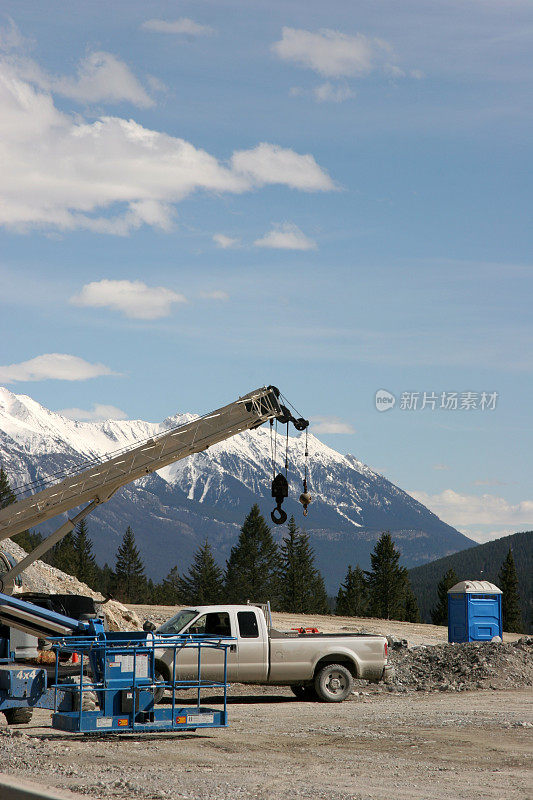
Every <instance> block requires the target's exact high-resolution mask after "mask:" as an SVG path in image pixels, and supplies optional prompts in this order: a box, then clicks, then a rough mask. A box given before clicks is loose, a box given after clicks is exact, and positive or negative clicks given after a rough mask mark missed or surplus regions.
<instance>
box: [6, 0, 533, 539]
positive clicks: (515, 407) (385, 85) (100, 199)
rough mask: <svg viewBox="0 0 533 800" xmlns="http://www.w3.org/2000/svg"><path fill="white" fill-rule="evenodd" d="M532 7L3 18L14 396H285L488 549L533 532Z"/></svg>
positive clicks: (25, 7)
mask: <svg viewBox="0 0 533 800" xmlns="http://www.w3.org/2000/svg"><path fill="white" fill-rule="evenodd" d="M532 52H533V6H532V5H531V3H530V2H526V1H525V0H524V1H523V2H522V1H521V0H505V2H503V0H483V2H481V0H479V1H478V0H461V2H458V1H457V2H456V0H445V2H444V1H443V0H432V2H431V3H428V2H420V0H416V1H415V0H405V1H404V2H402V3H398V2H395V1H394V0H368V1H367V2H352V1H351V0H350V1H348V0H346V1H344V2H341V0H332V2H330V3H327V4H325V3H323V2H317V1H315V0H305V2H304V0H291V2H287V1H286V0H285V2H276V1H275V0H269V2H260V1H258V2H246V3H245V2H242V1H241V0H216V2H210V1H209V0H195V1H194V2H192V0H180V2H157V1H156V2H151V3H150V4H146V3H141V2H136V1H135V0H128V2H122V1H121V0H116V2H114V3H113V4H111V5H109V4H108V3H103V2H100V0H93V2H91V3H90V4H89V3H82V2H77V1H76V0H73V2H71V3H69V4H68V7H67V6H65V4H64V3H59V2H49V3H46V4H42V3H37V2H35V0H32V1H31V2H30V1H29V0H17V2H12V0H4V2H3V3H2V7H1V14H0V286H1V290H0V306H1V308H0V314H1V316H0V319H1V333H2V335H1V337H0V385H5V386H7V387H8V388H9V389H11V390H12V391H14V392H17V393H22V394H29V395H31V396H32V397H33V398H35V399H36V400H38V401H39V402H41V403H42V404H43V405H45V406H47V407H49V408H51V409H53V410H54V411H62V412H64V413H66V414H67V415H70V416H73V417H76V418H78V419H85V420H92V419H102V418H105V417H115V418H134V419H138V418H140V419H147V420H150V421H160V420H162V419H164V418H165V417H167V416H169V415H172V414H174V413H176V412H178V411H196V412H199V413H202V412H207V411H210V410H212V409H214V408H217V407H219V406H221V405H224V404H225V403H227V402H230V401H231V400H233V399H235V398H236V397H237V396H239V395H242V394H244V393H246V392H248V391H250V390H251V389H254V388H256V387H258V386H262V385H265V384H271V383H272V384H275V385H277V386H279V387H280V389H281V390H282V392H283V393H284V394H285V395H286V396H287V397H288V398H289V399H290V400H291V402H292V403H294V405H295V406H296V407H297V408H298V409H299V410H300V411H301V412H302V413H303V414H304V415H305V416H307V417H309V418H310V419H311V422H312V431H313V432H314V433H315V434H316V435H317V436H319V438H321V439H322V440H323V441H325V442H326V443H327V444H329V445H331V446H332V447H334V448H335V449H337V450H339V451H341V452H345V453H348V452H349V453H352V454H354V455H356V456H357V457H358V458H359V459H361V460H362V461H364V462H365V463H367V464H369V465H370V466H371V467H373V468H374V469H376V470H378V471H379V472H381V473H383V474H384V475H385V476H386V477H387V478H388V479H389V480H392V481H393V482H394V483H396V484H397V485H398V486H400V487H401V488H403V489H405V490H406V491H409V492H410V493H411V494H412V495H413V496H415V497H416V498H417V499H419V500H421V501H422V502H423V503H424V504H426V505H427V506H428V507H429V508H430V509H431V510H433V511H434V512H435V513H437V514H438V515H439V516H440V517H441V518H442V519H443V520H445V521H446V522H448V523H450V524H451V525H454V526H455V527H457V528H458V529H459V530H461V531H462V532H463V533H465V534H466V535H468V536H471V537H472V538H475V539H476V540H477V541H486V540H488V539H491V538H496V537H498V536H502V535H505V534H508V533H512V532H515V531H518V530H528V529H531V528H532V527H533V525H532V522H533V490H532V487H531V481H530V453H531V450H532V448H533V436H532V426H531V405H530V404H531V402H532V399H531V398H532V381H531V373H532V367H533V347H532V332H533V331H532V328H533V325H532V321H531V313H530V306H531V296H532V288H533V286H532V284H533V267H532V255H531V252H532V251H531V244H532V235H531V160H532V159H531V157H532V137H531V130H532V121H533V112H532V105H531V97H532V96H533V72H532V70H531V56H532Z"/></svg>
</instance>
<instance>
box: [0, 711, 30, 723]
mask: <svg viewBox="0 0 533 800" xmlns="http://www.w3.org/2000/svg"><path fill="white" fill-rule="evenodd" d="M4 714H5V718H6V720H7V724H8V725H25V724H26V723H27V722H30V721H31V717H32V714H33V708H8V709H7V710H6V711H4Z"/></svg>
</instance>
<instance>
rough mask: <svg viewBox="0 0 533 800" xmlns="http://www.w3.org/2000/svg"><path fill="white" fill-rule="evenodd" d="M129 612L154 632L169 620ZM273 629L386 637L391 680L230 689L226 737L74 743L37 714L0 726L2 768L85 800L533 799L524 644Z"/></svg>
mask: <svg viewBox="0 0 533 800" xmlns="http://www.w3.org/2000/svg"><path fill="white" fill-rule="evenodd" d="M135 610H136V611H137V612H138V613H139V615H140V616H141V618H142V619H146V618H150V619H152V620H153V621H155V622H161V621H163V620H164V619H166V618H168V617H169V616H170V615H171V614H172V613H174V612H175V609H173V608H170V607H157V608H150V607H135ZM274 624H275V625H276V626H277V627H279V628H285V629H287V628H291V627H295V626H296V625H300V624H301V625H305V626H316V627H319V628H320V629H322V630H325V631H327V630H328V629H329V630H331V631H335V630H337V631H338V630H351V631H353V630H361V629H364V630H367V631H369V632H376V633H378V632H379V633H387V634H389V635H390V636H391V640H390V641H391V648H390V653H391V658H392V660H393V661H394V663H395V667H396V670H397V676H396V679H395V681H394V683H393V684H392V685H390V686H386V685H384V684H378V685H370V684H367V683H366V682H364V681H357V682H356V685H355V687H354V694H353V695H352V696H351V698H350V700H348V701H346V702H344V703H341V704H338V705H333V704H323V703H313V702H302V701H300V700H296V698H294V697H293V695H292V693H291V692H290V690H289V689H287V688H283V687H261V686H243V685H241V684H234V685H233V686H232V687H231V689H230V698H229V708H228V710H229V720H230V725H229V727H228V728H226V729H214V730H211V731H207V730H205V731H197V732H196V733H192V732H191V733H183V734H152V735H149V734H139V735H131V734H113V735H107V736H102V737H96V736H85V737H84V736H81V735H74V734H65V733H62V732H61V731H54V730H52V729H51V728H50V712H47V711H41V710H37V711H36V712H35V714H34V719H33V721H32V723H30V724H29V725H24V726H10V727H9V728H7V727H6V726H5V725H3V721H4V718H3V715H1V714H0V765H1V769H2V770H3V771H4V772H9V773H11V774H13V775H16V776H20V777H25V778H28V779H33V780H37V781H39V782H41V783H44V784H46V785H48V786H52V787H59V788H66V789H71V790H72V791H75V792H77V793H79V794H80V795H83V796H87V797H90V798H94V799H95V800H96V799H97V800H104V798H105V799H106V800H107V798H117V800H126V798H127V799H128V800H129V799H130V798H138V799H139V800H182V798H183V799H185V798H188V799H189V800H252V798H253V800H297V799H298V798H302V799H303V800H391V798H394V800H396V799H398V800H429V798H431V800H457V798H460V797H468V798H469V800H504V798H505V800H515V799H516V800H518V799H520V800H533V770H532V762H533V758H532V757H533V691H532V688H531V687H532V684H533V659H532V657H531V656H532V652H531V651H532V649H533V639H525V638H522V639H520V640H518V639H519V637H517V636H513V635H506V636H505V637H504V638H505V640H506V642H505V643H503V644H492V643H487V644H469V645H448V644H446V643H445V642H446V629H445V628H439V627H436V626H431V625H409V624H408V623H396V622H385V621H383V620H367V619H365V620H353V619H350V618H342V617H321V618H320V617H302V616H294V615H281V614H279V615H275V619H274ZM404 640H405V641H406V642H407V644H408V645H409V646H407V645H406V644H405V641H404ZM502 689H505V691H503V690H502ZM467 690H469V691H467ZM218 700H219V698H218V697H216V696H215V697H211V698H208V697H205V698H203V702H204V704H206V705H214V706H216V705H217V704H218Z"/></svg>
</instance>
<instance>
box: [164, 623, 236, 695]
mask: <svg viewBox="0 0 533 800" xmlns="http://www.w3.org/2000/svg"><path fill="white" fill-rule="evenodd" d="M183 633H192V634H200V635H202V636H213V637H214V638H217V639H221V640H222V641H224V637H225V636H231V635H232V633H231V622H230V616H229V614H228V612H227V611H210V612H208V613H207V614H202V616H201V617H198V619H196V620H194V621H193V622H192V624H191V625H190V626H189V627H188V628H186V629H185V630H184V631H183ZM228 644H229V645H231V647H230V648H229V649H228V661H227V677H228V681H232V680H235V679H236V677H237V667H238V659H237V642H231V641H230V642H228ZM201 650H202V652H201V673H202V680H209V681H222V680H224V651H223V650H217V649H215V648H211V647H202V648H201ZM176 672H177V673H178V674H177V677H178V678H179V679H181V680H188V679H189V678H196V676H197V674H198V649H197V648H195V647H184V648H183V649H182V650H179V651H178V656H177V659H176Z"/></svg>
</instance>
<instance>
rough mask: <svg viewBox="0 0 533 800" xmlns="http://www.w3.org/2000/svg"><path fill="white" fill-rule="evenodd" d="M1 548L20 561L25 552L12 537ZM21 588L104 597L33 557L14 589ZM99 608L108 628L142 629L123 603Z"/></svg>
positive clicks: (32, 590)
mask: <svg viewBox="0 0 533 800" xmlns="http://www.w3.org/2000/svg"><path fill="white" fill-rule="evenodd" d="M0 549H2V550H4V552H6V553H9V554H10V555H11V556H13V558H14V559H15V560H16V561H20V560H21V559H23V558H24V556H25V555H26V552H25V551H24V550H23V549H22V547H19V546H18V545H17V544H15V542H12V541H11V539H5V540H4V541H3V542H2V543H1V545H0ZM20 592H46V593H49V594H82V595H85V596H86V597H93V598H94V599H95V600H99V601H103V600H104V597H103V596H102V595H101V594H99V593H98V592H95V591H93V590H92V589H91V588H89V586H87V584H86V583H81V581H78V580H77V579H76V578H73V577H72V575H67V574H66V573H65V572H61V570H60V569H56V568H55V567H51V566H50V565H49V564H45V563H44V562H43V561H36V562H35V563H34V564H31V565H30V566H29V567H28V568H27V569H26V570H24V572H23V574H22V587H21V588H20V589H16V590H15V593H16V594H18V593H20ZM102 611H103V613H104V616H105V618H106V621H107V625H108V629H109V630H110V631H128V630H129V631H132V630H141V628H142V625H141V621H140V619H139V617H138V616H137V614H136V613H135V612H134V611H130V610H129V609H128V608H126V606H124V605H122V603H118V602H117V601H116V600H109V601H108V602H107V603H105V605H103V606H102Z"/></svg>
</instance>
